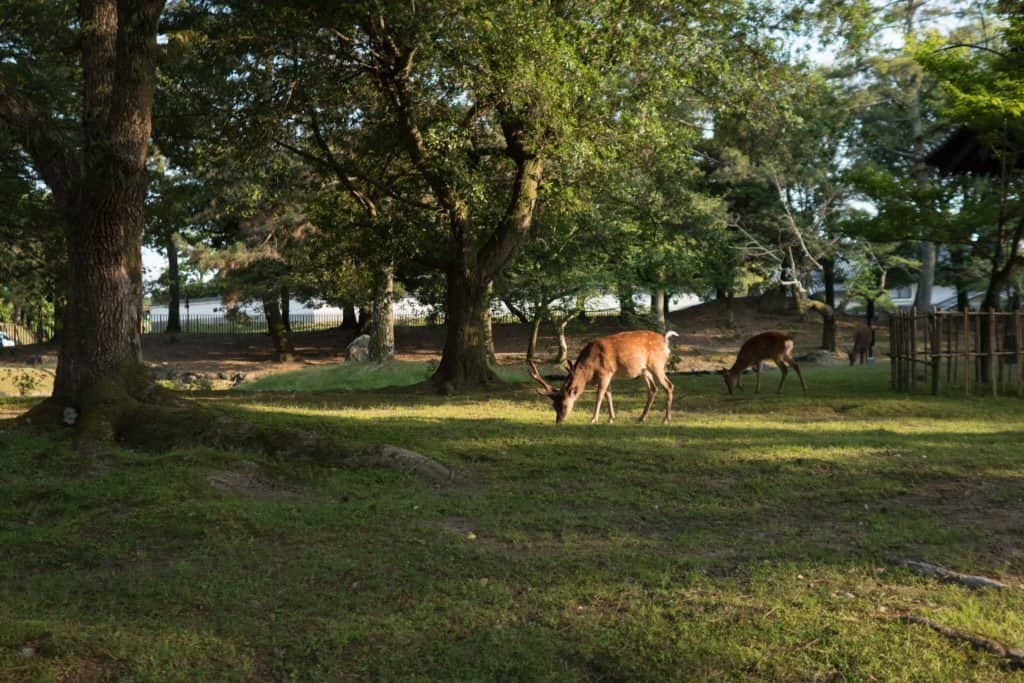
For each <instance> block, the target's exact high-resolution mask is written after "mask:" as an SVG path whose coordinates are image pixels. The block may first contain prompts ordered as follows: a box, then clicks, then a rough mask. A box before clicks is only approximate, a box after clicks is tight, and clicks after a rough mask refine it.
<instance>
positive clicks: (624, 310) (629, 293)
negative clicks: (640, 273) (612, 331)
mask: <svg viewBox="0 0 1024 683" xmlns="http://www.w3.org/2000/svg"><path fill="white" fill-rule="evenodd" d="M616 296H617V297H618V299H619V323H620V324H622V325H626V324H628V323H629V322H630V321H631V320H632V318H633V317H634V316H636V302H635V301H633V288H632V287H631V286H630V285H623V284H620V285H619V286H618V290H617V291H616Z"/></svg>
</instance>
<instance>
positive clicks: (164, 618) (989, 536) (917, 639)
mask: <svg viewBox="0 0 1024 683" xmlns="http://www.w3.org/2000/svg"><path fill="white" fill-rule="evenodd" d="M406 374H407V375H409V376H412V377H415V376H419V377H422V376H423V375H424V374H425V372H421V369H414V370H411V371H409V372H407V373H406ZM805 375H806V377H807V380H808V384H809V386H810V390H811V393H810V394H809V395H808V396H807V397H806V398H805V397H803V396H801V395H800V392H799V385H798V384H795V383H793V384H790V386H789V387H788V389H789V393H788V394H787V395H786V396H783V397H778V396H775V395H774V394H765V395H761V396H756V397H755V396H754V395H753V394H752V392H751V388H749V387H748V389H747V392H746V393H744V394H742V395H740V396H737V397H732V398H730V397H728V396H726V395H725V390H724V386H723V384H722V382H721V380H720V379H719V378H717V377H675V378H673V379H674V382H675V385H676V389H677V410H676V411H675V421H674V422H673V424H672V425H671V426H663V425H659V424H648V425H638V424H636V423H635V422H633V421H632V420H631V419H630V418H632V417H634V416H635V415H636V414H638V412H639V409H640V407H641V406H642V398H643V396H642V391H641V385H640V383H639V382H633V383H622V384H621V385H618V384H617V385H616V395H615V398H616V407H617V409H618V410H619V412H620V417H619V422H618V423H617V424H614V425H607V424H600V425H590V424H587V420H588V417H589V415H588V413H589V409H590V408H591V406H592V405H593V403H592V401H593V397H592V394H591V395H590V396H588V397H586V398H584V399H583V400H581V402H580V404H578V409H577V411H576V412H575V413H574V414H573V415H572V416H571V417H570V420H569V423H568V424H565V425H562V426H560V427H556V425H555V424H554V420H553V412H552V411H551V409H550V407H549V406H548V405H546V402H544V401H543V400H542V399H541V398H539V397H537V396H536V395H535V394H534V393H533V389H532V387H530V386H529V385H527V384H518V385H512V386H509V387H506V388H500V389H494V390H492V391H487V392H478V393H472V394H469V395H461V396H456V397H454V398H445V397H441V396H436V395H434V394H431V393H428V392H426V391H425V390H424V389H422V388H420V387H406V388H404V389H400V390H398V389H390V390H373V391H348V392H345V393H343V392H320V393H305V394H303V393H300V394H288V395H285V394H281V393H263V394H258V393H253V394H241V393H235V392H229V393H224V392H221V393H216V394H215V393H210V394H207V395H206V396H205V398H203V399H202V400H205V401H207V402H208V403H210V404H211V405H215V406H217V407H218V408H220V409H225V410H228V411H231V412H233V413H236V414H240V415H245V416H247V417H248V419H252V420H255V421H261V422H264V423H268V424H281V425H288V426H292V427H302V428H305V429H309V430H317V431H321V430H322V431H328V432H332V433H334V434H336V435H338V436H340V437H343V438H345V439H347V440H349V441H351V442H353V443H380V442H385V443H391V444H395V445H399V446H405V447H409V448H413V449H416V450H418V451H420V452H423V453H426V454H428V455H430V456H432V457H435V458H437V459H438V460H441V461H443V462H445V463H446V464H448V465H450V466H451V467H453V468H454V469H455V471H456V472H457V475H458V481H457V482H456V483H455V485H453V486H449V487H435V486H432V485H430V484H428V483H426V482H424V481H423V480H421V479H419V478H417V477H415V476H413V475H408V474H402V473H398V472H393V471H389V470H375V469H372V470H347V469H340V468H333V467H329V466H325V465H317V466H313V465H309V464H304V463H295V462H281V461H275V460H267V459H263V458H261V457H259V456H256V455H254V454H251V453H241V452H240V453H225V452H220V451H214V450H210V449H207V448H203V447H202V446H201V445H197V446H196V447H195V448H193V449H190V450H181V451H174V452H169V453H164V454H160V455H152V454H141V453H133V452H127V451H124V452H120V453H119V454H117V455H116V456H115V457H114V458H113V459H112V460H110V461H106V462H103V463H102V464H97V463H91V462H87V461H84V460H82V459H81V458H79V457H78V456H76V455H74V454H73V453H72V452H71V451H70V450H69V447H68V444H67V443H66V442H65V440H64V437H63V436H62V435H60V434H57V435H54V436H52V437H44V436H38V435H33V434H32V433H29V432H27V431H24V430H22V429H20V428H13V427H11V428H8V429H5V430H3V431H0V490H3V492H4V495H3V496H2V497H0V548H3V549H4V552H3V553H2V554H0V577H3V580H2V581H0V680H4V681H7V680H14V681H18V680H26V681H29V680H32V681H34V680H62V679H64V678H72V679H75V680H103V679H104V678H106V679H113V680H128V681H174V680H180V681H217V680H240V681H250V680H297V681H319V680H420V681H434V680H459V681H476V680H480V681H492V680H558V681H563V680H564V681H580V680H583V681H598V680H601V681H616V680H657V681H664V680H729V681H762V680H773V681H811V680H837V681H838V680H843V681H870V680H880V681H881V680H885V681H910V680H915V681H924V680H927V681H951V682H952V681H994V680H1017V681H1024V673H1022V672H1020V671H1013V670H1010V669H1007V668H1005V667H1003V666H1002V665H1001V664H1000V662H999V661H998V660H997V659H995V658H994V657H993V656H991V655H989V654H986V653H981V652H978V651H975V650H973V649H970V648H969V647H967V646H966V645H964V644H961V643H956V642H953V641H950V640H947V639H945V638H943V637H942V636H939V635H938V634H935V633H933V632H931V631H930V630H928V629H926V628H924V627H921V626H917V625H913V624H904V623H900V622H899V621H897V620H895V619H894V617H896V616H898V615H901V614H919V615H921V616H926V617H929V618H931V619H934V620H936V621H939V622H942V623H944V624H947V625H950V626H954V627H957V628H960V629H964V630H968V631H972V632H976V633H980V634H985V635H987V636H989V637H991V638H995V639H997V640H1000V641H1002V642H1004V643H1005V644H1007V645H1011V646H1015V647H1024V589H1022V588H1021V587H1020V584H1021V581H1022V579H1021V577H1022V576H1024V537H1022V534H1021V532H1020V528H1021V509H1022V507H1024V464H1022V457H1024V455H1022V452H1021V446H1020V444H1021V443H1022V437H1024V419H1022V414H1024V413H1022V410H1024V403H1022V402H1021V401H1019V400H1016V399H998V400H992V399H984V398H974V399H970V400H967V401H963V400H961V399H959V398H954V397H942V398H932V397H928V396H913V397H906V396H902V395H899V394H896V393H893V392H891V391H890V390H889V388H888V374H887V368H886V367H885V366H876V367H868V368H854V369H850V368H829V369H811V368H809V369H807V370H805ZM776 378H777V375H774V374H769V375H767V377H766V380H767V386H768V387H770V388H773V387H774V383H775V381H776ZM791 381H792V380H791ZM339 386H340V385H339ZM751 386H752V383H751ZM660 405H661V401H660V397H659V401H658V403H656V405H655V408H656V409H657V408H658V407H659V406H660ZM226 479H227V480H230V481H234V482H235V483H236V484H237V483H238V482H242V484H243V485H242V486H240V487H239V486H236V487H235V488H231V487H228V488H227V489H225V488H224V487H223V486H221V488H218V485H215V483H213V482H223V481H225V480H226ZM246 482H248V488H247V487H246V486H245V483H246ZM895 558H909V559H918V560H923V561H928V562H932V563H936V564H941V565H944V566H947V567H950V568H953V569H957V570H960V571H965V572H970V573H980V574H985V575H989V576H996V577H1001V578H1003V579H1004V580H1006V581H1008V582H1010V583H1012V584H1015V585H1016V586H1017V587H1016V588H1014V589H1012V590H1009V591H1001V592H992V591H972V590H969V589H967V588H964V587H960V586H957V585H950V584H941V583H938V582H936V581H934V580H930V579H926V578H922V577H919V576H916V575H913V574H911V573H909V572H908V571H906V570H904V569H901V568H899V567H896V566H894V565H893V564H891V562H890V561H891V560H892V559H895ZM26 646H31V647H33V648H34V650H33V651H34V654H33V655H32V656H29V657H26V656H25V655H23V654H22V649H23V648H24V647H26Z"/></svg>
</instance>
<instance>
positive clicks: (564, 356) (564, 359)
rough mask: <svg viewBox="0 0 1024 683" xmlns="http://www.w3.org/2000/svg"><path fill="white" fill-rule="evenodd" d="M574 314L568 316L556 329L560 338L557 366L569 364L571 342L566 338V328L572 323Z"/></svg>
mask: <svg viewBox="0 0 1024 683" xmlns="http://www.w3.org/2000/svg"><path fill="white" fill-rule="evenodd" d="M572 318H573V316H572V314H569V315H566V316H565V317H564V318H563V319H562V320H561V321H560V322H559V323H558V324H557V325H556V326H555V327H556V334H557V336H558V358H556V359H555V364H556V365H565V364H566V363H568V362H569V342H568V341H567V340H566V338H565V328H566V327H568V325H569V323H570V322H571V321H572Z"/></svg>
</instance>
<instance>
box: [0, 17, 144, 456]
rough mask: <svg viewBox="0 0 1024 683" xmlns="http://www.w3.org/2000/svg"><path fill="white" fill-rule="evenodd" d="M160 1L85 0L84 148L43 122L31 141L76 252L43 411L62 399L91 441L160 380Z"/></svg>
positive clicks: (69, 417) (105, 434) (108, 431)
mask: <svg viewBox="0 0 1024 683" xmlns="http://www.w3.org/2000/svg"><path fill="white" fill-rule="evenodd" d="M163 4H164V3H163V1H162V0H160V1H157V0H135V1H134V2H131V1H129V0H122V1H121V2H117V1H116V0H82V2H81V3H80V4H79V21H80V25H81V26H82V27H84V28H83V30H82V33H81V40H80V49H81V55H82V59H81V66H82V75H83V79H84V85H83V89H82V93H83V98H84V99H83V105H84V106H83V120H82V123H83V131H84V138H83V145H82V148H81V156H80V157H77V154H76V153H75V152H74V151H73V150H71V149H67V148H60V147H57V146H55V145H54V146H50V147H47V146H46V144H45V141H46V136H47V132H46V131H45V130H43V128H42V127H40V128H37V129H36V130H35V131H33V132H32V133H31V134H32V135H34V136H35V137H34V138H32V137H30V138H29V139H28V141H27V143H26V149H28V150H29V153H30V154H32V156H33V159H34V162H35V163H36V165H37V168H38V170H39V171H40V175H41V176H42V177H43V179H44V180H46V182H47V184H48V185H49V186H50V189H51V190H52V192H53V196H54V201H55V203H56V205H57V208H58V210H59V211H60V212H61V214H62V217H63V219H64V226H65V233H66V245H67V253H68V285H69V286H68V301H67V308H66V309H65V311H64V321H63V322H64V325H63V334H62V343H61V346H60V351H59V355H58V363H57V374H56V377H55V379H54V386H53V396H52V401H50V402H47V404H48V405H46V406H45V407H44V406H40V407H39V411H40V414H43V413H46V414H51V415H52V413H51V410H52V409H53V408H56V409H57V412H60V413H62V414H63V416H64V420H65V422H67V423H77V424H78V425H79V427H80V432H79V435H80V436H85V437H86V438H87V439H89V440H92V439H107V438H110V437H112V436H113V431H114V423H115V421H116V420H117V416H118V408H117V407H118V406H119V405H121V404H123V403H124V402H126V401H131V400H133V399H135V398H140V397H146V396H148V395H150V393H151V389H152V388H153V386H154V385H153V383H152V380H151V379H150V378H149V375H148V373H147V371H146V369H145V367H144V366H143V365H142V328H141V321H142V228H143V203H144V201H145V196H146V187H147V181H148V178H147V176H146V168H145V164H146V154H147V151H148V145H149V138H150V131H151V116H152V104H153V87H154V82H155V65H156V54H157V50H156V29H157V21H158V18H159V15H160V11H161V9H162V7H163ZM0 90H2V88H0ZM2 100H3V93H0V110H2V109H3V106H4V102H3V101H2ZM76 157H77V158H76ZM76 162H77V164H80V166H78V165H76ZM79 169H80V170H79Z"/></svg>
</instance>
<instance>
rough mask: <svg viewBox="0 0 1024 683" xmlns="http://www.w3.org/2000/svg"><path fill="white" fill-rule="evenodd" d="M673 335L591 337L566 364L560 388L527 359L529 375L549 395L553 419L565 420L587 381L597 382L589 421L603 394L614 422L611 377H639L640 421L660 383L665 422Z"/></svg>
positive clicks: (640, 332) (668, 408) (639, 332)
mask: <svg viewBox="0 0 1024 683" xmlns="http://www.w3.org/2000/svg"><path fill="white" fill-rule="evenodd" d="M673 336H676V333H675V332H666V333H665V334H664V335H661V334H658V333H657V332H651V331H649V330H635V331H632V332H619V333H618V334H612V335H609V336H607V337H601V338H600V339H595V340H594V341H592V342H590V343H588V344H587V345H586V346H584V347H583V350H582V351H580V355H579V356H578V357H577V358H576V362H575V363H570V364H569V375H568V377H566V378H565V383H564V384H563V385H562V388H561V389H555V388H553V387H552V386H551V385H550V384H548V383H547V382H546V381H544V378H543V377H541V374H540V372H539V371H538V370H537V366H536V365H535V364H534V363H533V361H530V368H531V373H530V376H531V377H533V379H534V380H536V381H537V383H539V384H540V385H541V387H543V388H542V389H540V390H538V392H537V393H539V394H540V395H541V396H547V397H548V398H550V399H551V403H552V405H553V407H554V409H555V422H556V423H562V422H564V421H565V418H566V417H568V416H569V413H571V412H572V408H573V406H574V405H575V404H576V400H577V399H578V398H579V397H580V396H581V395H582V394H583V390H584V389H585V388H586V387H587V385H588V384H593V385H596V386H597V405H595V406H594V416H593V417H592V418H591V419H590V422H591V423H594V422H597V416H598V415H599V414H600V412H601V403H602V402H603V401H604V399H605V397H606V396H607V398H608V421H609V422H614V421H615V406H614V404H613V403H612V392H611V391H609V387H610V386H611V383H612V380H613V379H633V378H635V377H641V378H643V380H644V383H645V384H646V385H647V405H645V406H644V412H643V413H642V414H641V415H640V422H643V421H644V420H646V419H647V413H648V412H650V410H651V405H652V404H653V403H654V396H655V394H657V393H658V385H659V384H660V385H661V387H662V388H663V389H664V390H665V394H666V398H665V420H664V421H665V422H666V423H667V422H669V421H670V420H671V418H672V391H673V386H672V382H671V381H669V379H668V376H667V375H666V374H665V366H666V365H667V364H668V357H669V352H670V349H669V345H668V340H669V338H671V337H673Z"/></svg>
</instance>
